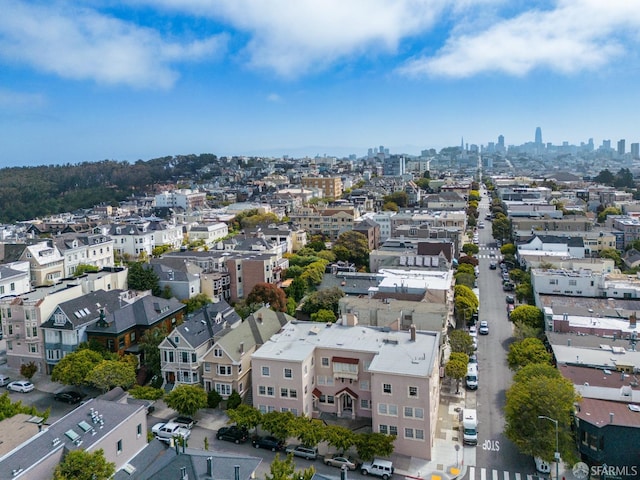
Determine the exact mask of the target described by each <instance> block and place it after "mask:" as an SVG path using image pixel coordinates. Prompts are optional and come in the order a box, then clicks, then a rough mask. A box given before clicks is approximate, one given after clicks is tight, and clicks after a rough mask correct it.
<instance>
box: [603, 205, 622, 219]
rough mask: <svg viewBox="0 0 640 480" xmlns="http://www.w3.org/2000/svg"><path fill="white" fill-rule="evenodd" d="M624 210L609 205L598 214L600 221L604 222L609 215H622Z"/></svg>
mask: <svg viewBox="0 0 640 480" xmlns="http://www.w3.org/2000/svg"><path fill="white" fill-rule="evenodd" d="M621 214H622V210H620V209H619V208H618V207H607V208H605V209H604V210H603V211H601V212H600V213H599V214H598V223H604V222H605V221H606V219H607V217H608V216H609V215H621Z"/></svg>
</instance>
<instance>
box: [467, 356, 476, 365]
mask: <svg viewBox="0 0 640 480" xmlns="http://www.w3.org/2000/svg"><path fill="white" fill-rule="evenodd" d="M474 364H475V365H477V364H478V355H476V354H475V353H472V354H471V355H469V365H474Z"/></svg>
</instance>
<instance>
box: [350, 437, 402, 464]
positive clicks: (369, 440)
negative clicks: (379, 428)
mask: <svg viewBox="0 0 640 480" xmlns="http://www.w3.org/2000/svg"><path fill="white" fill-rule="evenodd" d="M395 439H396V437H395V435H385V434H384V433H378V432H374V433H358V434H357V435H356V451H357V452H358V456H359V457H360V458H361V459H362V460H365V461H366V460H371V459H372V458H373V457H377V456H381V457H388V456H389V455H391V454H392V453H393V442H394V441H395Z"/></svg>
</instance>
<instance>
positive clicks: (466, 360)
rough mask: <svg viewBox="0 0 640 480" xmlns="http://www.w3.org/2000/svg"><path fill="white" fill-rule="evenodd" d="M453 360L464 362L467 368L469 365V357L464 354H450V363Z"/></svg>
mask: <svg viewBox="0 0 640 480" xmlns="http://www.w3.org/2000/svg"><path fill="white" fill-rule="evenodd" d="M451 360H456V361H459V362H462V363H464V364H465V366H467V365H468V364H469V355H467V354H466V353H462V352H451V353H450V354H449V361H451Z"/></svg>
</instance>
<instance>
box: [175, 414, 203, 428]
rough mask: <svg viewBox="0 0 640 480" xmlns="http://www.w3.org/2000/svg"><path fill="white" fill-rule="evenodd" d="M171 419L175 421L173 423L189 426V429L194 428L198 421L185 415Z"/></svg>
mask: <svg viewBox="0 0 640 480" xmlns="http://www.w3.org/2000/svg"><path fill="white" fill-rule="evenodd" d="M169 421H170V422H173V423H177V424H178V425H180V426H181V427H185V428H188V429H189V430H191V429H192V428H193V426H194V425H195V424H196V423H198V422H197V420H194V419H193V418H191V417H184V416H179V417H175V418H172V419H171V420H169Z"/></svg>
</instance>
